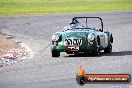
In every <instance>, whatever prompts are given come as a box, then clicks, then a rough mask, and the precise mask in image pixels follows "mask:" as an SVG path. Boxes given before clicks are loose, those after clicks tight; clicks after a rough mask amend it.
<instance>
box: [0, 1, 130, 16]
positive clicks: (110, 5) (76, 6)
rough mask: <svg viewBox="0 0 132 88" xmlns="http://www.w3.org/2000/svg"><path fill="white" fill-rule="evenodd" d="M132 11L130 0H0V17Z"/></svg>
mask: <svg viewBox="0 0 132 88" xmlns="http://www.w3.org/2000/svg"><path fill="white" fill-rule="evenodd" d="M117 10H132V0H0V15H21V14H43V13H67V12H93V11H117Z"/></svg>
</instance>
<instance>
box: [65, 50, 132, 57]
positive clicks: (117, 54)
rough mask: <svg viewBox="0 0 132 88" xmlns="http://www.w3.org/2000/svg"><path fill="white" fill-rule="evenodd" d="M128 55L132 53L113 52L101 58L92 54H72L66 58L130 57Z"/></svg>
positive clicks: (101, 54) (102, 53) (102, 54)
mask: <svg viewBox="0 0 132 88" xmlns="http://www.w3.org/2000/svg"><path fill="white" fill-rule="evenodd" d="M128 55H132V51H119V52H112V53H108V54H105V53H104V52H101V53H100V56H95V55H93V54H90V53H81V54H76V55H74V54H71V55H68V56H65V57H102V56H128Z"/></svg>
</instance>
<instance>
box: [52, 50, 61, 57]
mask: <svg viewBox="0 0 132 88" xmlns="http://www.w3.org/2000/svg"><path fill="white" fill-rule="evenodd" d="M59 56H60V52H58V51H52V57H59Z"/></svg>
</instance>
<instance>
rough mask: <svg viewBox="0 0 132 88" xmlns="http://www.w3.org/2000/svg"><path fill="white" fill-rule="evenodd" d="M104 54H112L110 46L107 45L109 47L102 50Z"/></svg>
mask: <svg viewBox="0 0 132 88" xmlns="http://www.w3.org/2000/svg"><path fill="white" fill-rule="evenodd" d="M104 52H105V53H111V52H112V44H109V46H107V47H106V48H105V49H104Z"/></svg>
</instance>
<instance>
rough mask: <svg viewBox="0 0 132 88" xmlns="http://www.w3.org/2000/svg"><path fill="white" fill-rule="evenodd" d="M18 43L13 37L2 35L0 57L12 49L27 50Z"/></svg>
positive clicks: (0, 38) (0, 34) (0, 36)
mask: <svg viewBox="0 0 132 88" xmlns="http://www.w3.org/2000/svg"><path fill="white" fill-rule="evenodd" d="M18 43H19V42H18ZM18 43H17V42H14V40H13V37H12V36H10V35H6V34H2V33H0V56H1V55H4V54H5V53H6V52H8V51H10V50H12V49H20V50H22V51H24V50H25V48H22V47H21V46H20V45H19V44H18Z"/></svg>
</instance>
